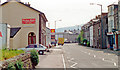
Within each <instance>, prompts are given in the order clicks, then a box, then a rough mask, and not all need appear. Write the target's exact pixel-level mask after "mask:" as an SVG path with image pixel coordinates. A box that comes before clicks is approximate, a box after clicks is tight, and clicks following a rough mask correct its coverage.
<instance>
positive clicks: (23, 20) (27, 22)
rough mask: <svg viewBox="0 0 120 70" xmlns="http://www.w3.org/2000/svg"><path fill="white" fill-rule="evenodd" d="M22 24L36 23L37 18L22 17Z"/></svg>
mask: <svg viewBox="0 0 120 70" xmlns="http://www.w3.org/2000/svg"><path fill="white" fill-rule="evenodd" d="M22 24H35V19H34V18H33V19H22Z"/></svg>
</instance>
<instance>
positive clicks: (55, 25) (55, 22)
mask: <svg viewBox="0 0 120 70" xmlns="http://www.w3.org/2000/svg"><path fill="white" fill-rule="evenodd" d="M57 21H62V20H56V21H55V40H56V22H57ZM55 43H56V41H55Z"/></svg>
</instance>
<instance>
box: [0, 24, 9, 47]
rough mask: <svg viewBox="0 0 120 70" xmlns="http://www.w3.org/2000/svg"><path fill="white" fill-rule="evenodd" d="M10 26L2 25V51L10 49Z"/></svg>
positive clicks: (0, 30)
mask: <svg viewBox="0 0 120 70" xmlns="http://www.w3.org/2000/svg"><path fill="white" fill-rule="evenodd" d="M9 41H10V26H9V25H8V24H1V23H0V49H2V48H9Z"/></svg>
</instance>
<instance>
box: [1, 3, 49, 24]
mask: <svg viewBox="0 0 120 70" xmlns="http://www.w3.org/2000/svg"><path fill="white" fill-rule="evenodd" d="M9 2H10V1H8V2H4V3H2V4H1V6H3V5H5V4H7V3H9ZM16 2H18V3H20V4H22V5H24V6H26V7H29V8H30V9H32V10H34V11H37V12H39V13H40V14H42V17H43V18H44V19H45V21H46V22H47V21H48V20H47V18H46V16H45V14H44V13H43V12H41V11H39V10H37V9H35V8H33V7H31V6H28V5H26V4H24V3H23V2H19V1H16Z"/></svg>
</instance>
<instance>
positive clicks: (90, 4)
mask: <svg viewBox="0 0 120 70" xmlns="http://www.w3.org/2000/svg"><path fill="white" fill-rule="evenodd" d="M90 5H98V6H100V7H101V36H102V40H101V41H102V49H103V23H102V4H95V3H90Z"/></svg>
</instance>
